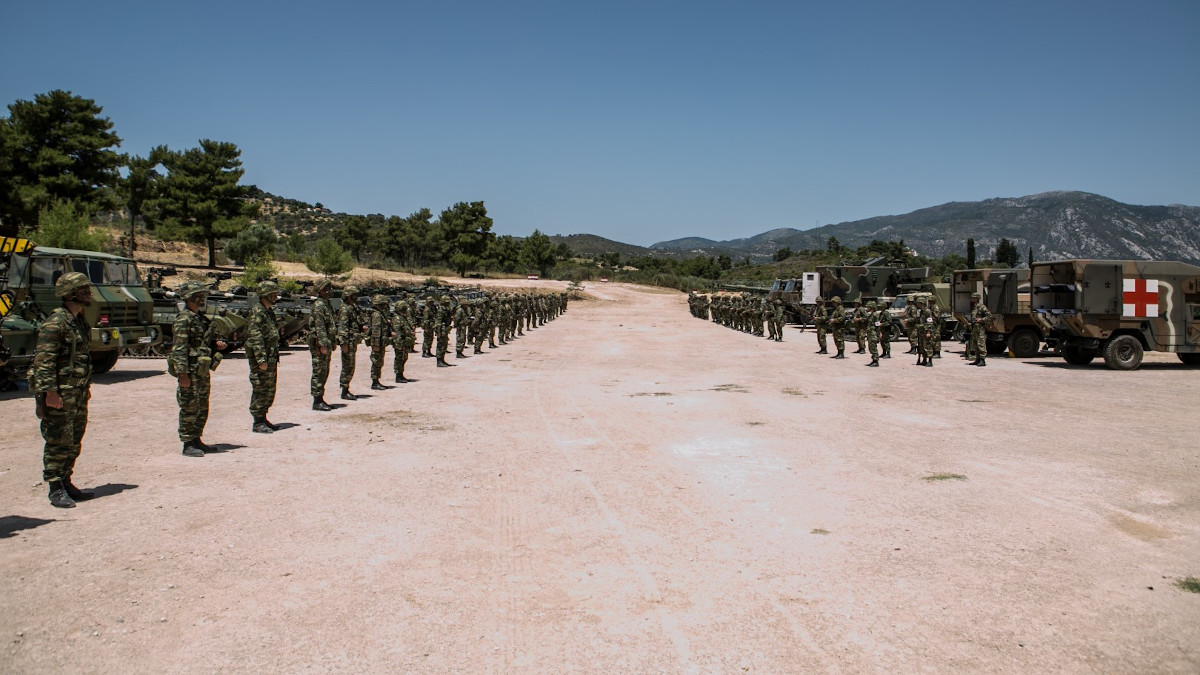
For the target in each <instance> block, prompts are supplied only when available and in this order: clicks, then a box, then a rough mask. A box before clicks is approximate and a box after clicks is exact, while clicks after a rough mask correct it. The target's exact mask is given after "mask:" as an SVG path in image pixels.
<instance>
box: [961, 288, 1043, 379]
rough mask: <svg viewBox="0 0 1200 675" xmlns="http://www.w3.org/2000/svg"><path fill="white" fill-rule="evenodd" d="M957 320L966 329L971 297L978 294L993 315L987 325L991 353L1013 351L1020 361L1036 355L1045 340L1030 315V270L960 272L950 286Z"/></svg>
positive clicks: (989, 351) (988, 347) (988, 346)
mask: <svg viewBox="0 0 1200 675" xmlns="http://www.w3.org/2000/svg"><path fill="white" fill-rule="evenodd" d="M950 288H951V294H952V296H953V297H952V300H951V301H952V302H953V303H954V304H953V310H954V318H955V319H958V322H959V324H960V325H962V326H967V325H968V322H967V315H968V314H970V313H971V294H972V293H979V294H980V295H982V296H983V302H984V304H985V305H987V308H988V309H989V310H991V312H992V323H991V325H989V326H987V327H986V329H987V351H988V354H1003V353H1004V352H1005V350H1007V351H1011V352H1012V353H1013V356H1016V357H1018V358H1023V359H1024V358H1029V357H1031V356H1037V355H1038V353H1039V352H1040V351H1041V346H1042V342H1043V340H1044V338H1045V336H1044V334H1043V333H1042V328H1041V327H1040V326H1039V325H1038V323H1037V322H1036V321H1034V319H1033V316H1031V315H1030V312H1029V270H1011V269H975V270H958V271H956V272H955V273H954V277H953V279H952V281H951V284H950Z"/></svg>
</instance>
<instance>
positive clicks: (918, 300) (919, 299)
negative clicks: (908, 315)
mask: <svg viewBox="0 0 1200 675" xmlns="http://www.w3.org/2000/svg"><path fill="white" fill-rule="evenodd" d="M913 302H915V303H917V306H918V307H924V306H925V298H924V297H923V296H917V297H916V298H913Z"/></svg>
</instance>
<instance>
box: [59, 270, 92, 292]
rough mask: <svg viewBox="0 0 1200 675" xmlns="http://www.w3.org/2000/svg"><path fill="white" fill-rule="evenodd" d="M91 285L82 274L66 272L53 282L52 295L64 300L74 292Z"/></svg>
mask: <svg viewBox="0 0 1200 675" xmlns="http://www.w3.org/2000/svg"><path fill="white" fill-rule="evenodd" d="M91 285H92V282H91V281H88V278H87V275H85V274H84V273H83V272H67V273H66V274H64V275H62V276H61V277H59V278H58V281H57V282H55V284H54V295H56V296H58V297H60V298H65V297H67V296H68V295H70V294H72V293H74V292H75V291H77V290H79V289H81V288H84V287H86V286H91Z"/></svg>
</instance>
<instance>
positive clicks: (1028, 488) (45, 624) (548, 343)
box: [0, 282, 1200, 673]
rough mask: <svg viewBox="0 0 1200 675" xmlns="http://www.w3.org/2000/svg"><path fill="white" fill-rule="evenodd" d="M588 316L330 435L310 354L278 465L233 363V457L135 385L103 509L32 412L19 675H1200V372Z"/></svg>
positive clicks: (10, 549)
mask: <svg viewBox="0 0 1200 675" xmlns="http://www.w3.org/2000/svg"><path fill="white" fill-rule="evenodd" d="M536 283H537V284H538V285H539V287H548V286H552V285H554V284H555V283H556V282H536ZM588 291H589V293H590V294H591V296H592V299H591V300H589V301H586V302H577V303H574V304H572V305H571V306H570V309H569V311H568V312H567V313H566V314H565V315H564V316H562V317H561V318H559V319H558V320H557V321H554V322H551V323H549V324H547V325H545V326H543V327H541V328H538V329H536V330H533V331H531V332H530V333H528V334H526V335H525V336H524V337H521V338H519V339H518V340H516V341H515V342H514V343H512V344H510V345H507V346H503V347H500V348H499V349H497V350H494V351H493V350H489V352H488V353H487V354H484V355H479V356H473V357H471V358H469V359H466V360H457V361H454V360H453V359H452V362H455V363H456V364H457V367H455V368H443V369H436V368H435V367H434V364H433V360H432V359H421V358H419V355H417V358H414V359H412V360H411V361H410V368H409V371H408V372H409V375H410V376H413V377H415V378H416V379H417V380H418V381H417V382H414V383H411V384H407V385H398V386H395V388H393V389H390V390H388V391H382V392H368V390H367V384H368V379H367V365H368V361H367V355H366V353H365V351H363V350H361V349H360V351H359V360H358V374H357V376H356V380H355V383H356V384H355V389H356V390H357V391H358V392H359V393H373V394H375V395H373V396H370V397H368V398H363V399H360V400H358V401H356V402H350V403H346V404H345V405H344V406H339V407H338V409H336V410H335V411H333V412H329V413H318V412H313V411H311V410H310V404H311V400H310V399H309V398H308V377H309V357H308V353H307V352H306V351H304V350H302V349H300V350H292V351H288V352H285V353H284V356H283V359H282V364H281V375H280V386H279V389H280V394H279V396H278V399H277V401H276V404H275V407H274V408H273V410H272V412H271V415H270V417H271V419H272V420H273V421H275V422H277V423H283V424H286V425H287V426H288V428H287V429H285V430H282V431H280V432H277V433H275V434H271V435H259V434H252V433H251V432H250V415H249V413H248V412H247V410H246V406H247V404H248V400H249V384H248V381H247V377H246V366H245V362H244V360H236V359H235V360H229V361H226V362H225V363H224V364H223V365H222V366H221V368H220V370H218V371H217V373H216V375H215V380H214V382H213V392H214V394H213V405H212V414H211V417H210V421H209V424H208V431H207V432H206V433H205V440H206V441H208V442H209V443H211V444H221V445H222V447H224V448H226V449H228V450H229V451H228V452H225V453H221V454H215V455H209V456H206V457H204V458H199V459H193V458H187V457H183V456H181V455H180V452H179V450H180V445H179V442H178V440H177V437H176V435H175V420H176V414H177V409H176V407H175V404H174V400H173V393H174V383H173V380H172V379H171V378H169V377H168V376H167V375H166V374H165V372H164V363H163V362H162V361H154V360H142V361H137V360H124V361H122V362H120V363H119V364H118V365H117V367H116V368H115V369H114V371H113V372H111V373H109V374H106V375H103V376H100V377H98V378H97V381H96V382H95V384H94V386H93V388H92V392H93V398H92V407H91V421H90V424H89V428H88V433H87V437H86V438H85V439H84V449H83V455H82V457H81V459H80V461H79V464H78V466H77V470H76V477H77V480H76V482H77V483H78V484H80V485H81V486H83V487H88V488H93V489H96V490H97V491H98V492H99V493H100V494H101V495H102V496H101V497H100V498H98V499H95V500H93V501H90V502H85V503H81V504H80V505H79V506H78V507H77V508H75V509H71V510H58V509H54V508H52V507H51V506H50V505H49V503H48V502H47V500H46V487H45V485H43V484H42V483H41V482H40V480H39V479H40V477H41V464H40V461H41V439H40V436H39V434H38V432H37V425H36V422H35V420H34V418H33V403H32V400H31V399H30V397H29V396H28V395H27V394H25V395H15V394H5V395H0V414H2V415H3V419H4V420H5V424H4V429H5V433H4V441H3V446H2V449H0V523H3V525H2V526H0V609H2V610H3V611H0V636H3V638H4V642H3V645H2V648H3V651H2V652H0V670H2V671H4V672H13V673H17V672H21V673H27V672H51V671H59V670H64V669H70V670H72V671H76V672H114V671H115V672H208V671H218V670H222V671H240V672H254V671H258V672H323V671H361V670H364V669H366V668H375V669H382V670H383V671H385V672H388V671H391V672H529V671H536V672H562V671H579V672H669V673H677V672H678V673H692V672H699V673H709V672H711V673H729V672H764V673H768V672H769V673H775V672H819V671H824V672H863V671H871V670H879V671H885V672H960V671H972V672H1000V671H1007V672H1047V671H1054V672H1097V671H1099V672H1120V673H1146V672H1179V673H1195V672H1197V671H1200V594H1196V593H1190V592H1186V591H1184V590H1182V589H1181V588H1180V587H1179V586H1178V585H1177V584H1176V582H1177V581H1178V580H1179V579H1181V578H1184V577H1189V576H1191V577H1197V576H1200V496H1198V495H1200V489H1198V488H1200V436H1198V433H1197V426H1196V419H1197V418H1196V411H1197V409H1198V404H1200V372H1198V371H1197V370H1196V369H1189V368H1185V367H1183V366H1182V365H1181V364H1179V363H1178V362H1177V361H1176V360H1175V358H1174V357H1173V356H1170V355H1158V354H1155V355H1149V356H1148V358H1147V363H1146V365H1144V366H1143V367H1142V369H1141V370H1138V371H1135V372H1128V373H1123V372H1113V371H1109V370H1107V369H1105V368H1104V367H1103V366H1102V365H1099V364H1096V365H1093V366H1091V367H1087V368H1073V367H1067V366H1066V364H1065V362H1063V361H1062V360H1060V359H1052V358H1042V359H1028V360H1016V359H1004V358H993V359H991V360H989V362H988V367H987V368H971V367H966V366H965V365H964V363H963V361H961V360H960V359H959V358H958V351H959V347H958V346H957V345H952V344H951V343H947V350H948V352H947V353H946V358H943V359H941V360H940V361H938V362H937V364H936V366H935V367H934V368H919V367H916V366H914V365H912V362H913V359H912V357H909V356H905V355H902V354H897V356H896V357H895V358H893V359H891V360H890V361H884V362H883V367H881V368H870V369H868V368H865V367H864V365H865V364H866V363H867V360H866V359H865V358H864V357H862V356H854V355H851V356H850V358H848V359H846V360H844V361H835V360H831V359H828V358H825V357H823V356H817V355H814V354H813V351H814V349H815V346H814V339H813V335H812V333H811V332H808V333H800V332H799V330H798V329H795V328H790V329H788V331H787V335H786V338H785V341H784V342H782V343H774V342H767V341H766V340H764V339H762V338H754V337H751V336H749V335H746V334H742V333H737V332H734V331H731V330H728V329H726V328H723V327H720V326H717V325H716V324H713V323H711V322H704V321H700V320H698V319H694V318H692V317H691V316H690V315H689V314H688V312H687V308H686V302H685V297H684V296H683V295H682V294H679V293H674V292H663V291H653V290H647V289H640V288H636V287H627V286H622V285H608V284H590V285H589V286H588ZM905 348H906V346H905V345H904V344H903V343H902V344H900V346H899V349H898V350H897V351H898V352H902V351H904V349H905ZM390 364H391V358H390V357H389V359H388V366H387V368H389V369H390V367H391V365H390ZM336 371H337V367H336V366H335V367H334V374H333V377H331V380H336ZM389 372H390V370H389ZM335 387H336V385H335V384H331V386H330V388H329V392H330V393H331V394H333V395H332V396H329V397H328V398H329V399H330V401H331V402H333V401H334V400H336V388H335ZM339 403H342V402H340V401H339ZM936 478H941V480H937V479H936Z"/></svg>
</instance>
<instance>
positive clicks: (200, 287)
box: [175, 281, 208, 300]
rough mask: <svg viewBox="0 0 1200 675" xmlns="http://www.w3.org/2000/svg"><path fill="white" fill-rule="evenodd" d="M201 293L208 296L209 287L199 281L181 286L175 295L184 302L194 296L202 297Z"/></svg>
mask: <svg viewBox="0 0 1200 675" xmlns="http://www.w3.org/2000/svg"><path fill="white" fill-rule="evenodd" d="M201 293H205V294H207V293H208V287H207V286H205V285H204V284H202V283H200V282H199V281H185V282H183V283H182V284H180V285H179V288H177V289H175V295H178V296H179V297H180V298H182V299H184V300H187V299H189V298H191V297H192V296H194V295H200V294H201Z"/></svg>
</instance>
